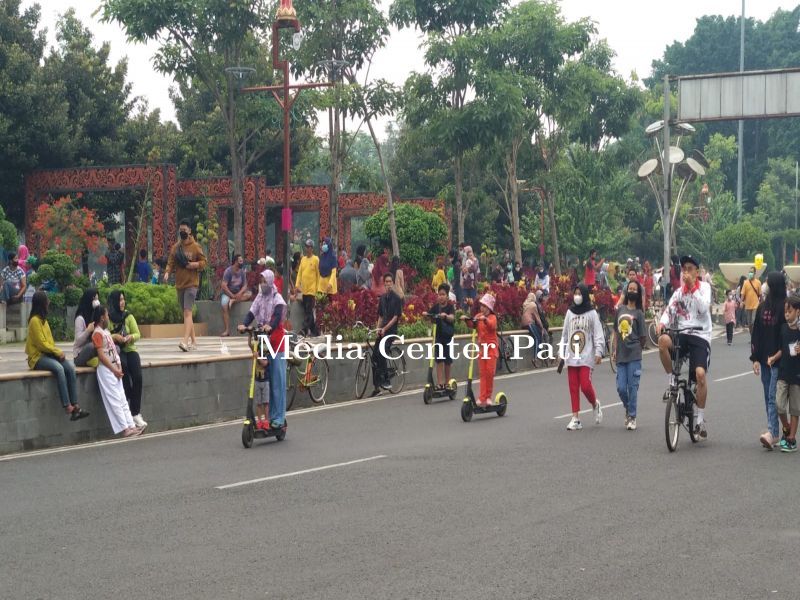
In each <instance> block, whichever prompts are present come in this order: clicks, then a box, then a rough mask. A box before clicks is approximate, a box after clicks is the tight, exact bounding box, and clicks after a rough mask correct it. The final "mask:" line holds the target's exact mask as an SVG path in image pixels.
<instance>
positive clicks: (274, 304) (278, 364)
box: [239, 271, 286, 429]
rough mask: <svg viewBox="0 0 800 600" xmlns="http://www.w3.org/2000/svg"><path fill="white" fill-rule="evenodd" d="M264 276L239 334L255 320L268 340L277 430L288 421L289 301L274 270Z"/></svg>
mask: <svg viewBox="0 0 800 600" xmlns="http://www.w3.org/2000/svg"><path fill="white" fill-rule="evenodd" d="M261 277H262V279H263V281H262V283H261V285H260V286H259V288H258V295H257V296H256V299H255V300H253V304H252V305H251V306H250V312H248V313H247V316H246V317H245V318H244V323H243V324H242V325H239V331H240V332H241V331H244V329H245V328H246V327H248V326H249V325H250V324H251V323H253V322H254V321H255V323H256V325H257V326H258V328H259V329H261V330H262V331H263V332H264V333H265V334H266V335H267V336H268V338H269V345H270V348H271V351H270V352H269V354H270V361H269V376H270V387H269V422H270V427H272V428H273V429H278V428H280V427H282V426H283V424H284V423H285V422H286V341H285V330H284V328H283V322H284V319H285V318H286V301H285V300H284V299H283V296H281V294H280V292H279V291H278V288H277V287H275V274H274V273H273V272H272V271H264V272H262V273H261ZM273 352H274V354H275V356H274V358H273V356H272V353H273Z"/></svg>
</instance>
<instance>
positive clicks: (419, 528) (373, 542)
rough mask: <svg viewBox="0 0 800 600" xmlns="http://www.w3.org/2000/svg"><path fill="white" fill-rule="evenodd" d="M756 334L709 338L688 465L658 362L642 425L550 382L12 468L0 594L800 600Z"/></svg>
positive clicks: (649, 361) (362, 406) (515, 380)
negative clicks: (573, 417) (574, 428)
mask: <svg viewBox="0 0 800 600" xmlns="http://www.w3.org/2000/svg"><path fill="white" fill-rule="evenodd" d="M747 344H748V339H747V336H746V334H745V335H737V336H736V338H735V342H734V346H733V347H732V348H728V347H727V346H726V345H725V343H724V341H723V340H717V341H715V343H714V345H713V351H712V370H711V373H710V379H711V382H712V383H711V394H710V399H709V405H708V409H707V420H708V422H709V436H710V438H709V441H708V442H705V443H701V444H697V445H692V444H691V442H690V441H689V439H688V436H687V435H686V434H685V432H684V434H683V435H682V437H681V441H680V447H679V450H678V452H676V453H674V454H670V453H669V452H668V451H667V448H666V445H665V442H664V426H663V422H664V404H663V403H662V402H661V393H662V391H663V388H664V385H665V383H666V376H665V375H664V374H663V373H662V372H661V371H660V367H659V366H658V365H657V357H656V356H655V354H649V355H648V356H646V359H645V367H644V369H645V373H644V376H643V378H642V387H641V390H640V409H639V429H638V430H637V431H635V432H629V431H626V430H625V429H624V427H623V423H622V421H623V414H624V413H623V411H622V408H621V407H620V406H611V407H608V408H607V409H606V411H605V420H604V422H603V424H602V425H600V426H596V425H594V422H593V419H592V418H591V414H587V415H585V418H584V426H585V428H584V430H583V431H582V432H567V431H566V430H565V427H566V424H567V420H568V419H567V418H566V417H562V415H565V414H566V413H568V412H569V400H568V393H567V385H566V377H565V376H559V375H557V374H556V373H555V372H553V371H548V372H541V373H536V374H525V375H522V376H514V377H509V378H504V379H499V380H498V381H497V386H496V389H503V390H505V391H506V392H507V393H508V394H509V397H510V405H509V410H508V414H507V415H506V416H505V417H503V418H497V417H494V416H476V417H475V418H474V420H473V421H472V422H471V423H468V424H467V423H463V422H462V421H461V418H460V416H459V408H460V406H459V403H458V402H447V401H444V402H441V403H439V404H434V405H431V406H425V405H424V404H423V403H422V399H421V394H419V393H413V394H404V395H400V396H397V397H390V398H379V399H377V400H376V401H372V402H363V403H358V404H352V405H349V406H341V407H336V408H332V409H325V410H317V411H310V412H306V413H304V414H298V415H293V416H290V419H289V432H288V436H287V439H286V441H284V442H281V443H276V442H274V441H270V442H261V443H259V442H258V441H257V442H256V445H255V446H254V447H253V448H252V449H250V450H245V449H243V448H242V445H241V442H240V427H239V426H237V425H235V424H233V425H224V426H216V427H211V428H206V429H199V430H195V431H188V432H181V433H176V434H168V435H160V434H159V435H152V436H149V437H147V436H145V437H144V438H142V439H138V440H133V441H125V442H122V443H112V444H105V445H100V446H94V447H87V448H79V449H75V450H69V451H66V452H53V453H46V454H40V455H35V456H26V457H22V458H12V459H11V460H3V461H0V540H1V541H2V543H1V544H0V598H3V599H5V598H9V599H11V598H21V599H22V598H25V599H34V598H47V599H50V598H57V599H65V600H66V599H73V598H74V599H93V598H98V599H108V598H114V599H118V598H136V599H150V598H170V599H183V598H187V599H189V598H191V599H197V598H215V599H232V598H324V599H338V598H343V599H344V598H347V599H352V598H369V599H376V598H458V599H468V598H537V599H538V598H564V599H571V598H581V599H583V598H603V599H605V598H615V599H616V598H632V599H633V598H636V599H643V598H658V599H661V598H666V597H675V598H688V597H693V598H725V599H744V598H775V599H778V598H781V599H783V598H786V599H788V598H797V597H798V592H797V565H798V559H797V542H798V539H800V528H799V527H798V524H797V514H798V508H797V497H798V488H799V487H800V484H798V481H799V478H798V476H797V473H798V465H799V464H800V463H798V461H800V454H783V453H780V452H767V451H765V450H763V449H762V448H761V447H760V445H759V444H758V435H759V434H760V432H761V431H762V429H763V427H764V421H765V417H764V408H763V399H762V396H761V391H760V390H761V387H760V383H759V381H758V380H757V378H756V377H754V376H753V375H752V374H751V375H743V376H740V377H735V376H737V375H740V374H744V373H745V372H746V371H747V370H748V362H747V359H746V357H747V354H748V352H747ZM723 378H725V380H724V381H717V380H719V379H723ZM594 380H595V385H596V387H597V389H598V391H599V395H600V398H601V400H602V401H603V402H604V403H605V404H611V403H615V402H617V397H616V392H615V386H614V383H613V376H612V373H611V371H610V369H609V367H608V364H607V363H604V364H603V365H601V366H600V367H599V368H598V369H597V370H596V372H595V377H594ZM462 389H463V387H462ZM586 407H587V408H588V405H587V406H586ZM361 459H369V460H364V461H363V462H355V463H353V462H351V461H357V460H361ZM340 463H351V464H344V465H341V466H335V467H332V468H329V469H324V470H312V471H308V472H302V471H307V470H309V469H316V468H318V467H326V466H330V465H337V464H340ZM298 471H301V472H300V473H297V472H298ZM276 475H288V476H286V477H282V478H277V479H270V480H266V481H257V482H253V483H247V484H244V485H239V486H238V487H230V488H225V489H217V488H219V487H221V486H226V485H231V484H237V483H241V482H246V481H251V480H254V479H255V480H257V479H260V478H265V477H272V476H276Z"/></svg>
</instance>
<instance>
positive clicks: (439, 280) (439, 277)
mask: <svg viewBox="0 0 800 600" xmlns="http://www.w3.org/2000/svg"><path fill="white" fill-rule="evenodd" d="M443 283H447V277H445V274H444V269H439V270H438V271H436V275H434V276H433V281H431V285H432V286H433V291H434V292H437V291H439V286H440V285H442V284H443Z"/></svg>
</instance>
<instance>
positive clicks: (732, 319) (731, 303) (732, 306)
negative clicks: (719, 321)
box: [722, 290, 739, 346]
mask: <svg viewBox="0 0 800 600" xmlns="http://www.w3.org/2000/svg"><path fill="white" fill-rule="evenodd" d="M738 306H739V303H738V302H736V299H735V298H734V297H733V290H728V294H727V297H726V299H725V305H724V307H723V313H722V316H723V317H724V319H725V335H726V336H727V337H728V346H730V345H731V344H732V343H733V328H734V327H736V309H737V308H738Z"/></svg>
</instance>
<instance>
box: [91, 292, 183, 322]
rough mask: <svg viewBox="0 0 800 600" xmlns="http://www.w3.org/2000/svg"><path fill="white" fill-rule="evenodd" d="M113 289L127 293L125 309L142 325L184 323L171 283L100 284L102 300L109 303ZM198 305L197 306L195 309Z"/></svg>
mask: <svg viewBox="0 0 800 600" xmlns="http://www.w3.org/2000/svg"><path fill="white" fill-rule="evenodd" d="M112 290H122V293H123V294H125V305H126V306H125V309H126V310H127V311H128V312H130V313H131V314H132V315H133V316H134V317H136V322H137V323H139V324H140V325H166V324H174V323H183V311H182V310H181V308H180V306H178V298H177V295H176V293H175V288H174V287H173V286H171V285H151V284H149V283H140V282H130V283H126V284H125V285H114V286H108V285H105V284H101V285H100V289H99V293H100V301H101V302H102V303H103V304H107V303H108V294H109V293H111V291H112ZM196 310H197V307H195V311H196Z"/></svg>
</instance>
